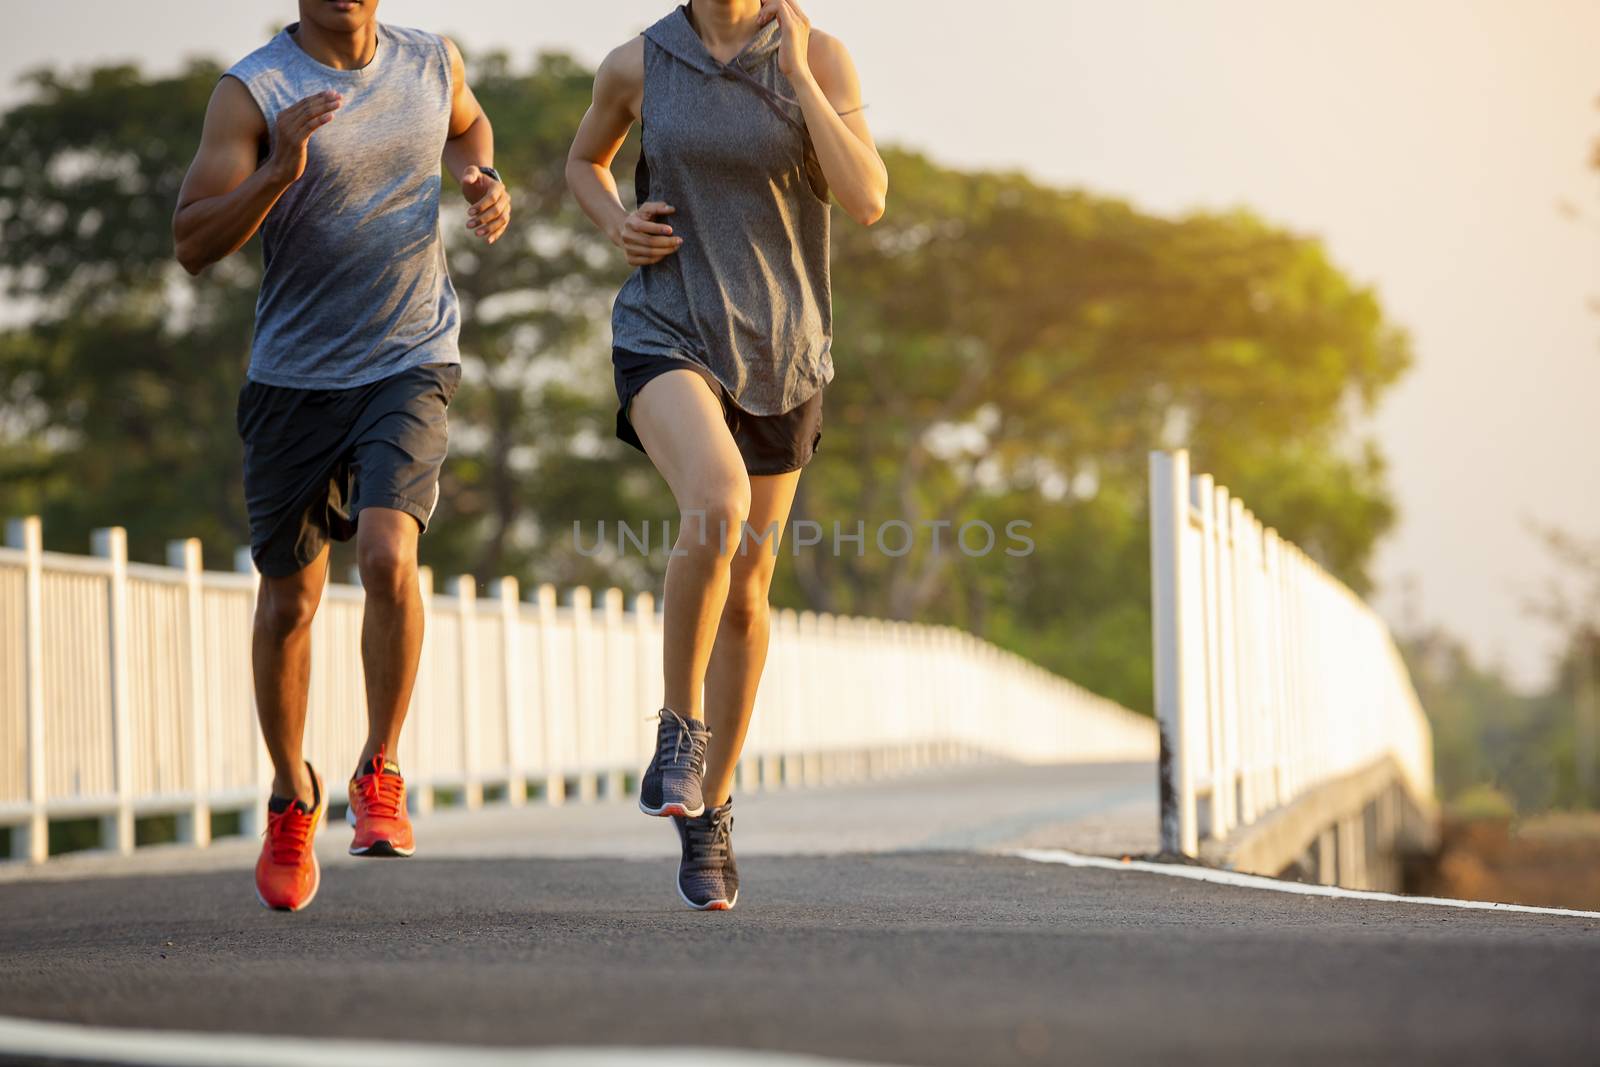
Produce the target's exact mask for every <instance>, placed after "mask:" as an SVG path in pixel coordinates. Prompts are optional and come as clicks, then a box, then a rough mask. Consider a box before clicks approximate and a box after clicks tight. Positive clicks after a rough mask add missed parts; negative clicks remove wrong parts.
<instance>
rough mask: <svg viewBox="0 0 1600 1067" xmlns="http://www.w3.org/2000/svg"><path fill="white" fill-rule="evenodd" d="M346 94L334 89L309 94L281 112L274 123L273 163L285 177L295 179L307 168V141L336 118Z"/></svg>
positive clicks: (282, 177) (287, 179)
mask: <svg viewBox="0 0 1600 1067" xmlns="http://www.w3.org/2000/svg"><path fill="white" fill-rule="evenodd" d="M343 103H344V97H342V96H340V95H339V94H338V93H337V92H335V91H334V90H332V89H326V90H324V91H322V92H320V93H317V94H315V95H314V96H308V97H306V98H305V99H304V100H302V101H300V102H299V103H297V104H290V105H289V106H288V107H286V108H284V109H283V110H282V111H280V112H278V117H277V119H276V120H275V121H274V123H273V134H272V153H271V154H270V155H269V156H267V164H266V165H267V166H268V167H270V168H271V169H272V171H273V173H275V174H276V175H277V176H278V177H279V178H280V179H281V180H282V181H284V182H296V181H299V180H300V175H302V174H304V173H305V172H306V144H307V142H309V141H310V140H311V135H312V134H314V133H316V132H317V131H318V130H320V129H321V128H322V127H324V126H326V125H327V124H328V123H330V122H332V121H333V113H334V112H335V111H337V110H339V108H340V106H341V105H342V104H343Z"/></svg>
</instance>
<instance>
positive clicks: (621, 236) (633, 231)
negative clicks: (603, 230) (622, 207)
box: [611, 200, 683, 267]
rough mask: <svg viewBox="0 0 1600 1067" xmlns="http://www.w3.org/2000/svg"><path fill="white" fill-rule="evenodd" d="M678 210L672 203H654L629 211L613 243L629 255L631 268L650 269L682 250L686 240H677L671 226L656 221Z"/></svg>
mask: <svg viewBox="0 0 1600 1067" xmlns="http://www.w3.org/2000/svg"><path fill="white" fill-rule="evenodd" d="M677 210H678V209H677V208H675V207H673V206H672V205H671V204H664V203H662V202H661V201H659V200H652V201H650V202H649V203H648V204H640V205H639V209H638V210H637V211H633V212H630V213H629V214H628V217H627V218H625V219H623V220H622V225H621V226H620V227H619V228H618V229H617V232H616V233H615V234H614V235H613V236H612V238H611V241H612V243H613V244H615V245H616V246H617V247H618V248H620V249H622V251H623V252H624V253H626V254H627V259H628V266H630V267H648V266H649V265H650V264H652V263H660V262H661V261H662V260H663V259H666V258H667V257H668V256H670V255H672V253H674V252H676V251H677V250H678V249H679V248H680V247H682V245H683V238H682V237H674V236H673V235H672V227H671V226H668V225H667V224H666V223H664V222H657V221H655V220H656V219H657V218H659V217H661V216H662V215H671V214H672V213H673V212H675V211H677Z"/></svg>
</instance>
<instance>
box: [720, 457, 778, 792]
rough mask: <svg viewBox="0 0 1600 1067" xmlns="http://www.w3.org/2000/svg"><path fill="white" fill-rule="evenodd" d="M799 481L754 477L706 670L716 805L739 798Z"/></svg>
mask: <svg viewBox="0 0 1600 1067" xmlns="http://www.w3.org/2000/svg"><path fill="white" fill-rule="evenodd" d="M799 484H800V472H799V471H791V472H789V473H788V474H775V475H768V476H757V477H752V478H751V479H750V520H749V521H750V529H751V531H752V533H751V534H750V535H749V536H748V538H747V543H746V544H745V545H744V546H743V548H742V549H741V551H740V553H739V554H738V555H737V556H735V557H734V559H733V567H732V574H731V577H730V580H729V584H728V598H727V601H726V602H725V603H724V605H723V608H722V619H721V621H720V624H719V625H718V627H717V639H716V644H715V645H714V646H713V647H712V650H711V662H710V664H709V666H708V667H707V670H706V725H707V726H709V727H711V740H710V742H709V744H708V745H707V746H706V774H705V785H704V791H705V800H706V807H708V808H717V807H721V806H722V805H723V804H725V803H727V802H728V799H729V797H730V796H731V795H732V791H733V771H734V768H735V767H736V766H737V765H738V763H739V752H740V751H741V750H742V749H743V748H744V736H745V732H746V731H747V730H748V729H749V728H750V712H751V711H752V709H754V707H755V702H756V687H757V686H759V685H760V684H761V671H762V669H763V668H764V667H765V666H766V663H767V639H768V635H769V634H770V632H771V616H772V613H771V609H770V607H769V605H768V602H767V596H768V593H769V592H770V590H771V589H772V575H773V572H774V571H775V570H776V569H777V566H778V546H779V543H780V538H781V536H782V533H783V529H784V527H786V526H787V525H788V524H789V508H790V506H791V505H792V504H793V503H794V493H795V488H796V487H797V486H798V485H799ZM763 538H765V540H764V541H762V540H761V539H763ZM758 542H760V543H758Z"/></svg>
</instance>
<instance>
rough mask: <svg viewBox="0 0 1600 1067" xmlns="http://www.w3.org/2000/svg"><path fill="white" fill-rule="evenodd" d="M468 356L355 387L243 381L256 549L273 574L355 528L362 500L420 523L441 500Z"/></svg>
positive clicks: (248, 502) (300, 564) (260, 564)
mask: <svg viewBox="0 0 1600 1067" xmlns="http://www.w3.org/2000/svg"><path fill="white" fill-rule="evenodd" d="M460 384H461V365H460V364H458V363H430V364H428V365H426V366H422V367H413V368H412V369H410V370H408V371H402V372H401V373H399V374H396V375H394V376H393V377H391V378H384V379H382V380H380V381H376V382H373V383H371V384H370V385H360V386H356V387H355V388H354V389H286V388H283V387H280V386H276V385H264V384H262V383H261V382H252V381H247V382H245V384H244V388H243V389H241V390H240V391H239V411H238V426H239V436H240V437H241V438H243V439H244V496H245V509H246V510H247V511H248V512H249V516H250V555H251V556H252V557H253V558H254V559H255V562H256V567H257V569H258V570H260V571H261V573H262V574H264V575H266V576H267V577H269V578H283V577H287V576H289V575H291V574H294V573H295V572H296V571H299V570H301V569H302V568H304V567H305V566H307V565H308V564H310V563H311V562H312V561H313V560H315V559H316V558H317V556H318V555H319V554H321V552H322V550H323V548H324V547H326V546H327V544H328V542H329V540H330V539H331V540H335V541H348V540H350V538H352V537H353V536H355V532H356V520H357V518H358V517H359V515H360V514H361V509H362V508H369V507H379V508H394V509H395V510H396V511H403V512H405V513H406V514H408V515H410V516H412V517H413V518H415V519H416V520H417V523H418V525H420V526H421V527H422V528H423V529H427V528H428V519H429V517H430V516H431V515H432V514H433V508H434V505H435V504H437V503H438V501H439V468H440V467H442V466H443V465H444V457H445V447H446V445H447V444H448V441H449V432H448V427H447V423H446V417H445V415H446V410H447V409H448V408H449V406H450V398H451V397H453V396H454V395H455V392H456V387H457V386H458V385H460Z"/></svg>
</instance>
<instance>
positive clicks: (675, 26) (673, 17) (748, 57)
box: [644, 5, 783, 77]
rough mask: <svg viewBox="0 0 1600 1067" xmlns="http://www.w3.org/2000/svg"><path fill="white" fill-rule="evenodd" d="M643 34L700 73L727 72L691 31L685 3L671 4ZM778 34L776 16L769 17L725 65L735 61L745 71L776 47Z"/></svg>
mask: <svg viewBox="0 0 1600 1067" xmlns="http://www.w3.org/2000/svg"><path fill="white" fill-rule="evenodd" d="M644 35H645V37H647V38H649V39H650V41H651V42H652V43H654V44H655V46H656V47H657V48H660V49H661V50H662V51H663V52H666V53H667V54H668V55H670V56H671V57H672V58H673V59H676V60H678V61H679V62H680V63H683V64H685V65H687V66H689V67H691V68H693V69H694V70H698V71H700V72H701V73H702V74H710V75H713V76H721V77H725V76H726V75H727V73H728V72H727V70H726V68H725V67H724V66H723V64H721V63H719V62H717V59H716V57H715V56H713V55H712V54H711V52H710V51H709V50H708V49H707V48H706V45H705V42H704V41H702V40H700V35H699V34H698V33H696V32H694V23H692V22H690V21H689V8H688V5H684V6H682V7H677V8H674V9H673V10H672V13H671V14H669V15H667V16H666V17H665V18H663V19H661V21H659V22H657V23H656V24H655V25H653V26H651V27H650V28H649V29H648V30H645V31H644ZM782 36H783V30H782V27H780V26H779V25H778V20H777V19H773V20H772V21H771V22H769V23H767V24H766V25H765V26H763V27H761V28H760V29H759V30H757V31H756V35H755V36H754V37H752V38H751V39H750V43H749V44H747V45H745V46H744V48H743V49H741V50H740V52H739V54H738V55H736V56H734V57H733V60H732V62H731V63H730V64H729V65H730V66H731V65H733V64H738V65H739V66H740V67H741V68H742V69H743V70H744V71H745V72H747V73H748V72H749V71H751V70H752V69H754V68H755V67H757V66H759V65H760V63H761V62H762V61H763V60H765V59H766V58H767V57H768V56H771V55H772V54H773V53H774V52H776V51H777V50H778V44H779V42H780V41H781V40H782Z"/></svg>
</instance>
